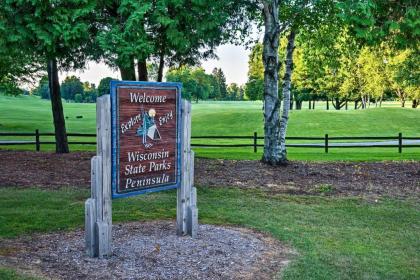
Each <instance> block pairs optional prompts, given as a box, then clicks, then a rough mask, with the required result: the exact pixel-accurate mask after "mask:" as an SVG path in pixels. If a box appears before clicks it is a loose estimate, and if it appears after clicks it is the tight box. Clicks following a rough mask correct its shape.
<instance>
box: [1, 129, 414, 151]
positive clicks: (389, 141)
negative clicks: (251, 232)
mask: <svg viewBox="0 0 420 280" xmlns="http://www.w3.org/2000/svg"><path fill="white" fill-rule="evenodd" d="M48 136H49V137H50V138H52V137H53V136H54V133H51V132H47V133H45V132H43V133H41V132H39V130H38V129H36V130H35V132H32V133H31V132H0V146H11V145H34V146H35V150H36V151H40V150H41V145H47V144H50V145H51V144H55V141H52V140H51V139H50V140H45V141H41V137H48ZM67 136H68V137H69V138H70V139H71V138H72V137H77V138H91V139H92V140H91V141H69V145H96V134H94V133H68V134H67ZM1 137H33V138H32V139H31V140H28V139H24V140H2V139H1ZM191 138H192V139H193V140H192V141H194V139H201V140H209V141H212V140H224V141H226V140H228V141H230V142H237V141H238V140H240V142H241V143H240V144H237V143H229V144H220V143H215V144H208V143H192V144H191V146H192V147H202V148H245V147H250V148H252V149H253V151H254V153H256V152H257V151H258V147H264V145H263V144H260V142H262V141H258V140H263V139H264V137H263V136H258V134H257V132H254V134H253V135H249V136H192V137H191ZM246 140H250V141H249V143H245V144H244V142H247V141H246ZM286 140H293V141H295V140H302V141H318V142H317V143H307V142H306V143H290V141H288V142H286V143H287V144H286V147H295V148H321V149H324V151H325V153H328V150H329V149H331V148H397V149H398V152H399V153H402V150H403V148H414V147H417V148H419V147H420V136H419V137H403V135H402V133H398V135H395V136H344V137H336V136H333V137H331V136H329V135H328V134H325V135H324V137H286ZM356 140H357V141H359V142H353V141H356ZM372 140H376V141H375V142H373V141H372ZM413 140H414V141H413ZM332 141H334V142H332ZM337 141H351V142H337ZM360 141H363V142H360ZM404 141H411V142H412V143H410V144H404ZM394 142H395V143H394Z"/></svg>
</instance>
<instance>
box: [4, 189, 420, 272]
mask: <svg viewBox="0 0 420 280" xmlns="http://www.w3.org/2000/svg"><path fill="white" fill-rule="evenodd" d="M87 196H88V191H87V190H75V189H61V190H59V191H45V190H39V189H16V188H4V189H2V191H1V192H0V201H2V203H1V204H0V213H2V215H1V216H0V220H1V221H0V237H6V238H10V237H15V236H18V235H22V234H29V233H32V232H43V231H51V230H65V229H71V228H75V227H82V226H83V205H84V199H85V198H86V197H87ZM175 197H176V195H175V192H174V191H169V192H163V193H158V194H152V195H147V196H138V197H135V198H129V199H124V200H115V201H114V206H113V208H114V210H113V216H114V221H115V222H121V221H129V220H134V221H135V220H144V219H174V218H175V212H176V209H175V204H176V198H175ZM199 198H200V205H199V206H200V222H201V223H213V224H237V225H242V226H247V227H251V228H255V229H258V230H261V231H264V232H268V233H271V234H272V235H273V236H274V237H275V238H277V239H279V240H281V241H282V242H284V243H286V244H289V245H291V246H293V247H294V248H295V249H296V250H297V253H298V255H297V256H296V257H295V259H294V260H293V262H292V263H291V265H290V266H289V267H288V268H287V270H286V271H285V274H284V279H416V278H417V279H418V278H419V277H420V259H419V252H418V251H417V249H418V248H419V246H420V244H419V240H420V232H419V231H418V228H419V226H420V223H419V221H420V212H419V209H418V205H416V204H415V203H414V202H410V201H405V202H404V201H396V200H391V199H382V200H380V201H379V202H377V203H369V202H367V201H366V200H363V199H358V198H324V197H303V196H276V197H268V196H266V195H264V194H263V193H261V192H258V191H242V190H238V189H207V188H200V189H199ZM33 213H37V215H33ZM0 275H1V272H0Z"/></svg>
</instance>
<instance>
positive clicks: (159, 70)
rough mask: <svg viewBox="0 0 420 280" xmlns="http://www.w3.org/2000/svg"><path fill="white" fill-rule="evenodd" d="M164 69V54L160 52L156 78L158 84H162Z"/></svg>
mask: <svg viewBox="0 0 420 280" xmlns="http://www.w3.org/2000/svg"><path fill="white" fill-rule="evenodd" d="M164 67H165V54H164V53H163V51H162V52H161V53H160V55H159V69H158V77H157V81H158V82H162V79H163V68H164Z"/></svg>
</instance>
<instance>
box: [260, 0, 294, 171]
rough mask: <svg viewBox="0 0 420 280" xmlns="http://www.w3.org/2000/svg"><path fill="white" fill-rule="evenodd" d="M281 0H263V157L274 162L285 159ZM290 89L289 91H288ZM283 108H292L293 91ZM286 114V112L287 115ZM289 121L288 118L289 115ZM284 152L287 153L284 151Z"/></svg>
mask: <svg viewBox="0 0 420 280" xmlns="http://www.w3.org/2000/svg"><path fill="white" fill-rule="evenodd" d="M278 4H279V2H278V0H273V1H268V0H267V1H263V5H264V8H263V16H264V41H263V63H264V154H263V157H262V161H263V162H265V163H269V164H272V165H277V164H281V163H283V162H284V160H283V158H282V157H283V154H282V153H281V151H280V149H281V144H280V142H279V141H280V114H279V110H280V100H279V96H278V79H279V74H278V71H279V66H280V65H279V58H278V48H279V36H280V25H279V17H278V16H279V15H278V10H279V6H278ZM289 93H290V92H289ZM283 108H284V109H285V110H286V111H287V112H288V111H289V109H290V95H288V96H287V97H286V96H284V102H283ZM286 118H287V116H286ZM286 121H287V119H286ZM284 155H285V153H284Z"/></svg>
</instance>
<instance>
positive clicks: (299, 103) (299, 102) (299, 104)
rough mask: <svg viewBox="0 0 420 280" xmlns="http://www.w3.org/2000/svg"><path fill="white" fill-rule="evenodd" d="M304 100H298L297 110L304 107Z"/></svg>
mask: <svg viewBox="0 0 420 280" xmlns="http://www.w3.org/2000/svg"><path fill="white" fill-rule="evenodd" d="M302 102H303V101H302V100H299V101H298V100H296V101H295V104H296V110H301V109H302Z"/></svg>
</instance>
